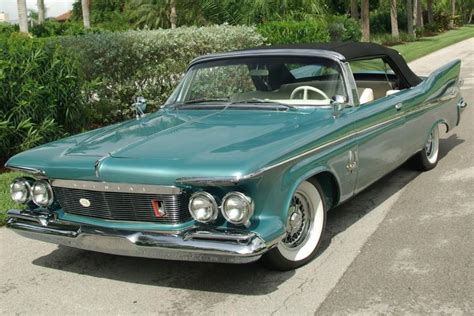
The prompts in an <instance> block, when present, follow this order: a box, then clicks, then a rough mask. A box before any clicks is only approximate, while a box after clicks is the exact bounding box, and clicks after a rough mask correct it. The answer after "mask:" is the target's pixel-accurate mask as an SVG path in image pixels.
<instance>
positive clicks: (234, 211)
mask: <svg viewBox="0 0 474 316" xmlns="http://www.w3.org/2000/svg"><path fill="white" fill-rule="evenodd" d="M253 209H254V204H253V201H252V199H251V198H249V197H248V196H246V195H244V194H242V193H240V192H230V193H227V194H226V195H225V196H224V198H223V199H222V215H224V217H225V219H226V220H227V221H228V222H230V223H232V224H236V225H241V224H243V225H247V224H248V223H249V220H250V217H252V215H253Z"/></svg>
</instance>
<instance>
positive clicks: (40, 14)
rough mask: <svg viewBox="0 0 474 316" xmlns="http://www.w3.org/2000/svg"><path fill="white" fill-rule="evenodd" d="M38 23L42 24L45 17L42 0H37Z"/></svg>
mask: <svg viewBox="0 0 474 316" xmlns="http://www.w3.org/2000/svg"><path fill="white" fill-rule="evenodd" d="M37 5H38V24H43V23H44V20H45V19H46V9H45V7H44V0H38V1H37Z"/></svg>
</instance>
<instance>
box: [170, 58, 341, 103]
mask: <svg viewBox="0 0 474 316" xmlns="http://www.w3.org/2000/svg"><path fill="white" fill-rule="evenodd" d="M335 95H341V96H343V97H344V98H345V99H346V100H347V97H346V92H345V87H344V81H343V76H342V73H341V70H340V68H339V65H338V64H337V63H336V62H334V61H332V60H329V59H325V58H314V57H312V58H309V57H294V56H287V57H271V56H259V57H252V58H233V59H221V60H218V61H212V62H204V63H199V64H196V65H195V66H193V67H191V68H190V69H189V71H188V72H187V73H186V75H185V77H184V79H183V81H182V82H181V84H180V86H179V87H178V88H177V90H176V91H175V92H174V93H173V95H172V96H171V97H170V99H169V100H168V101H167V104H180V105H186V104H199V105H209V106H216V105H218V104H227V105H228V104H249V103H259V104H284V105H287V106H298V105H304V106H325V105H329V104H330V102H331V98H332V97H334V96H335Z"/></svg>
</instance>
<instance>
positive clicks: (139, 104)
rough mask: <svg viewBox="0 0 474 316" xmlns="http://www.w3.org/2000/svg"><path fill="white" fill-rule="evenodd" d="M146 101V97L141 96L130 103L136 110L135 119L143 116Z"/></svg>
mask: <svg viewBox="0 0 474 316" xmlns="http://www.w3.org/2000/svg"><path fill="white" fill-rule="evenodd" d="M146 106H147V102H146V99H145V98H144V97H142V96H140V97H137V98H136V99H135V103H133V104H132V107H133V108H134V109H135V111H136V112H137V120H138V119H140V118H142V117H144V116H145V110H146Z"/></svg>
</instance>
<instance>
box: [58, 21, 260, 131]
mask: <svg viewBox="0 0 474 316" xmlns="http://www.w3.org/2000/svg"><path fill="white" fill-rule="evenodd" d="M52 43H55V44H60V45H61V46H63V47H64V48H66V49H67V50H68V51H69V53H70V55H76V54H77V55H78V56H79V59H80V60H81V63H80V73H81V75H82V78H83V79H84V80H85V81H87V82H89V83H90V89H89V90H88V91H87V95H89V96H90V99H89V106H90V107H91V108H92V109H93V111H92V113H93V117H92V118H91V120H92V122H93V123H94V125H104V124H109V123H113V122H116V121H120V120H123V119H126V118H129V117H131V116H132V115H133V111H132V110H131V108H130V104H131V102H132V101H133V99H134V98H135V97H136V96H144V97H145V98H146V99H147V100H148V104H149V107H150V110H153V109H156V108H158V107H159V106H160V105H161V104H163V103H164V102H165V101H166V99H167V98H168V97H169V96H170V94H171V92H172V90H173V89H174V88H175V86H176V85H177V83H178V81H179V80H180V79H181V76H182V74H183V72H184V71H185V70H186V66H187V65H188V63H189V62H190V61H191V60H192V59H193V58H195V57H197V56H200V55H204V54H208V53H213V52H220V51H229V50H237V49H243V48H248V47H255V46H260V45H262V44H263V37H262V36H261V35H259V34H258V33H257V32H256V31H255V28H253V27H247V26H229V25H219V26H208V27H180V28H177V29H175V30H171V29H166V30H164V29H160V30H143V31H127V32H122V33H103V34H87V35H84V36H80V37H73V36H70V37H57V38H55V39H53V42H52Z"/></svg>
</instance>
